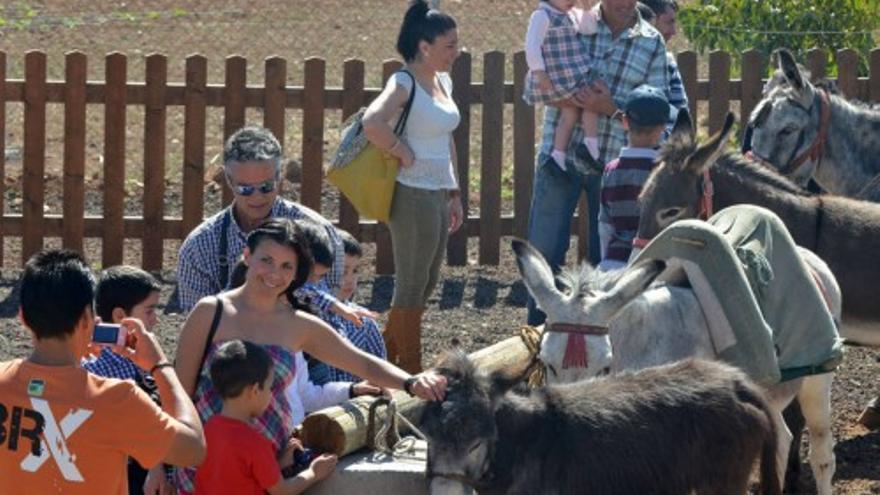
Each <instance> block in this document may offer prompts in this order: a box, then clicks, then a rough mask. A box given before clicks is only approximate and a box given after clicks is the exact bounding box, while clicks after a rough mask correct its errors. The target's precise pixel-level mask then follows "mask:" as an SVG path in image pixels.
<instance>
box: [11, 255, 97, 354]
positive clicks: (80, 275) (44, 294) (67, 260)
mask: <svg viewBox="0 0 880 495" xmlns="http://www.w3.org/2000/svg"><path fill="white" fill-rule="evenodd" d="M94 299H95V277H94V275H92V271H91V270H90V269H89V266H88V265H87V264H86V261H85V259H83V257H82V255H80V254H79V253H77V252H75V251H70V250H67V249H46V250H42V251H40V252H38V253H37V254H35V255H33V256H31V258H30V259H29V260H28V261H27V263H26V264H25V267H24V273H23V274H22V277H21V306H20V308H21V315H22V318H23V319H24V322H25V324H26V325H27V326H28V328H30V329H31V330H32V331H33V332H34V335H35V336H36V338H37V339H48V338H59V337H66V336H68V335H71V334H72V333H73V331H74V329H75V328H76V323H77V322H78V321H79V319H80V318H82V315H83V311H85V310H86V309H89V310H91V309H92V303H93V302H94Z"/></svg>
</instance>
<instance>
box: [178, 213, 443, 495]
mask: <svg viewBox="0 0 880 495" xmlns="http://www.w3.org/2000/svg"><path fill="white" fill-rule="evenodd" d="M244 262H245V263H246V264H247V265H248V268H247V271H246V274H245V275H244V284H243V285H241V286H240V287H237V288H234V289H231V290H229V291H226V292H222V293H220V294H218V295H217V296H210V297H206V298H204V299H202V300H201V301H199V302H198V304H196V306H195V308H194V309H193V310H192V312H191V313H190V314H189V316H188V317H187V319H186V323H184V325H183V329H182V331H181V333H180V339H179V340H178V347H177V354H176V362H175V364H174V368H175V370H176V371H177V376H178V377H179V378H180V382H181V384H182V385H183V388H184V389H185V390H186V392H187V393H188V394H189V395H190V397H192V399H193V402H194V403H195V405H196V409H197V410H198V412H199V416H200V418H201V420H202V422H203V423H204V422H207V421H208V419H210V418H211V417H212V416H213V415H215V414H217V413H219V412H220V410H221V408H222V402H221V401H220V397H219V395H218V393H217V391H216V390H215V388H214V386H213V383H212V381H211V375H210V373H209V372H208V371H209V369H210V366H211V362H212V360H213V359H214V357H215V353H216V351H217V348H218V347H220V345H221V344H223V343H224V342H227V341H230V340H245V341H250V342H253V343H255V344H258V345H260V346H261V347H263V348H264V349H265V350H266V351H267V352H268V353H269V355H270V356H271V357H272V361H273V372H272V376H273V378H272V382H271V386H270V387H271V390H272V399H271V402H270V403H269V407H268V408H267V409H266V411H265V412H264V413H263V414H262V415H261V416H259V417H258V418H256V419H255V420H254V421H253V425H254V427H255V428H256V429H257V430H258V431H259V432H260V433H262V434H263V435H264V436H265V437H266V438H268V439H269V440H270V441H271V442H272V443H273V444H274V446H275V448H276V451H277V452H281V451H282V450H283V449H284V448H285V446H286V445H287V442H288V439H289V438H290V435H291V434H292V433H293V427H294V421H293V416H292V412H291V408H290V404H289V402H288V400H287V398H286V396H285V390H286V389H287V388H288V385H289V384H290V383H291V382H292V380H293V378H294V374H295V373H302V372H306V370H297V369H296V365H295V355H296V353H297V352H299V351H305V352H308V353H310V354H312V355H314V356H315V357H317V358H318V359H320V360H321V361H323V362H326V363H328V364H330V365H332V366H335V367H338V368H342V369H344V370H347V371H350V372H352V373H354V374H356V375H358V376H362V377H365V378H366V379H368V380H370V381H371V382H372V383H375V384H376V385H378V386H380V387H387V388H393V389H402V390H406V391H407V392H409V393H410V394H412V395H417V396H419V397H421V398H423V399H426V400H441V399H442V398H443V395H444V392H445V388H446V381H445V379H444V378H442V377H440V376H438V375H435V374H432V373H422V374H420V375H416V376H411V375H410V374H409V373H406V372H404V371H403V370H401V369H399V368H397V367H395V366H393V365H391V364H390V363H388V362H386V361H383V360H381V359H378V358H376V357H374V356H372V355H369V354H366V353H364V352H363V351H361V350H359V349H357V348H355V347H354V346H352V345H351V344H350V343H348V342H347V341H345V340H343V339H342V338H341V337H340V336H339V335H338V334H337V333H336V332H335V331H333V329H331V328H330V327H328V326H327V325H326V324H325V323H324V322H322V321H321V320H320V319H318V318H316V317H314V316H312V315H309V314H307V313H305V312H303V311H300V310H297V309H296V308H297V307H298V301H297V300H296V298H295V297H294V295H293V293H294V291H295V290H296V289H297V288H298V287H300V286H301V285H302V284H303V283H304V282H305V281H306V279H307V278H308V274H309V272H310V270H311V265H312V257H311V254H310V253H309V250H308V248H307V247H306V244H305V241H304V239H303V236H302V233H301V232H300V231H299V229H298V227H297V226H296V225H295V224H294V222H293V221H291V220H289V219H287V218H270V219H268V220H265V221H264V222H263V223H262V224H260V225H259V226H257V227H256V228H255V229H254V230H252V231H251V232H250V233H249V234H248V237H247V247H246V248H245V250H244ZM282 296H284V297H282ZM194 478H195V470H193V469H178V470H177V471H176V472H175V477H174V484H175V485H176V486H177V487H178V489H179V490H180V492H181V493H183V494H187V493H192V491H193V488H194V487H193V480H194Z"/></svg>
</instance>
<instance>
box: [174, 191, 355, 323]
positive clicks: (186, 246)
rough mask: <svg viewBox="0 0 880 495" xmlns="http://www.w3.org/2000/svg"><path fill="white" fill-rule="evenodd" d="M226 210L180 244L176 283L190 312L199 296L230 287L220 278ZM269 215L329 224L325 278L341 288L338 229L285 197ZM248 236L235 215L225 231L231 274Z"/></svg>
mask: <svg viewBox="0 0 880 495" xmlns="http://www.w3.org/2000/svg"><path fill="white" fill-rule="evenodd" d="M226 211H227V210H226V209H224V210H223V211H220V212H219V213H217V214H216V215H214V216H212V217H210V218H208V219H206V220H205V221H203V222H202V223H201V224H200V225H199V226H198V227H196V228H195V229H194V230H193V231H192V232H190V234H189V235H188V236H187V237H186V240H185V241H183V244H182V245H181V246H180V254H179V256H178V265H177V285H178V291H179V292H178V294H179V297H180V308H181V309H183V310H184V311H189V310H190V309H192V308H193V306H195V305H196V303H197V302H199V299H201V298H203V297H206V296H211V295H214V294H218V293H220V292H223V290H225V289H226V288H227V287H228V286H229V280H228V279H227V280H226V282H225V283H224V284H223V285H222V286H221V284H220V282H219V280H218V279H219V278H220V242H221V241H222V240H221V239H220V234H221V231H222V229H223V227H222V225H223V215H225V214H226ZM269 216H270V217H286V218H290V219H292V220H297V219H300V218H306V217H308V218H311V219H312V220H315V221H317V222H318V223H321V224H323V225H325V226H326V228H327V233H328V234H330V240H331V242H333V245H334V261H333V267H331V269H330V271H329V272H327V275H326V278H327V281H328V282H329V284H330V286H331V287H338V286H339V284H340V281H341V280H342V272H343V271H344V270H345V266H344V265H345V251H344V250H343V248H342V240H341V239H340V238H339V234H338V233H337V232H336V228H334V227H333V225H331V224H330V222H328V221H327V220H326V219H325V218H324V217H322V216H321V215H319V214H318V213H317V212H315V211H313V210H311V209H309V208H306V207H305V206H302V205H300V204H297V203H294V202H293V201H288V200H286V199H282V198H280V197H279V198H276V199H275V205H274V206H272V211H271V212H270V213H269ZM246 241H247V237H246V235H245V233H244V232H242V230H241V228H240V227H239V226H238V223H237V222H236V221H235V218H234V217H233V219H232V221H231V222H229V228H228V231H227V233H226V239H225V242H226V255H227V257H228V259H229V265H230V266H229V271H228V272H227V277H228V275H231V274H232V267H233V266H234V265H235V262H236V261H238V259H239V258H240V257H241V253H242V252H244V248H245V245H246Z"/></svg>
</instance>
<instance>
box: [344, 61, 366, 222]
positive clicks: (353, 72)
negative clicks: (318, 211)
mask: <svg viewBox="0 0 880 495" xmlns="http://www.w3.org/2000/svg"><path fill="white" fill-rule="evenodd" d="M342 88H343V91H342V121H343V122H345V119H347V118H349V117H350V116H352V115H354V114H355V113H357V111H358V110H360V109H361V107H362V106H364V61H363V60H356V59H348V60H346V61H345V64H344V65H343V76H342ZM340 131H341V129H340ZM339 226H340V227H342V229H343V230H347V231H348V232H349V233H351V235H353V236H354V237H355V238H356V239H360V238H361V232H360V230H361V229H360V215H358V212H357V210H355V209H354V206H352V204H351V202H350V201H348V199H347V198H346V197H345V196H344V195H343V194H342V193H339Z"/></svg>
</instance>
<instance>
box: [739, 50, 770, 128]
mask: <svg viewBox="0 0 880 495" xmlns="http://www.w3.org/2000/svg"><path fill="white" fill-rule="evenodd" d="M740 73H742V86H741V92H740V114H741V115H740V123H741V124H742V128H743V129H745V127H746V125H748V123H749V116H750V115H751V113H752V109H754V108H755V105H757V104H758V102H759V101H761V92H762V91H763V89H764V81H763V77H764V75H765V74H766V73H767V67H766V65H765V64H764V57H763V56H762V55H761V52H759V51H758V50H749V51H747V52H745V53H743V55H742V70H741V71H740Z"/></svg>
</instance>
